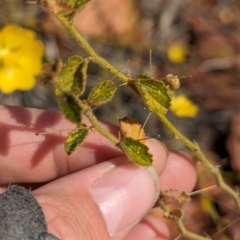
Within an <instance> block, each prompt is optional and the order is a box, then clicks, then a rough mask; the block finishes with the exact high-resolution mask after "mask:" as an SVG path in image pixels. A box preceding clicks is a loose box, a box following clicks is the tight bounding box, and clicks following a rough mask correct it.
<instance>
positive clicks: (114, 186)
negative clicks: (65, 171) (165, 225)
mask: <svg viewBox="0 0 240 240" xmlns="http://www.w3.org/2000/svg"><path fill="white" fill-rule="evenodd" d="M91 194H92V196H93V198H94V200H95V202H96V203H97V204H98V206H99V209H100V210H101V212H102V214H103V217H104V218H105V220H106V225H107V228H108V231H109V233H110V235H114V234H116V233H118V232H120V231H123V230H124V229H125V228H126V227H128V226H129V225H131V224H132V223H134V222H135V221H137V220H138V219H139V218H141V217H142V216H144V215H145V214H146V213H147V212H148V211H149V210H150V209H151V207H152V206H153V205H154V203H155V202H156V200H157V197H158V195H159V180H158V175H157V173H156V171H155V170H154V168H152V167H149V168H146V167H140V166H137V165H136V164H134V163H131V162H126V163H124V164H122V165H118V166H116V167H115V168H114V169H112V170H111V171H110V172H107V173H105V174H104V175H103V176H102V177H101V178H99V179H98V180H97V181H96V182H95V183H94V184H93V186H92V188H91Z"/></svg>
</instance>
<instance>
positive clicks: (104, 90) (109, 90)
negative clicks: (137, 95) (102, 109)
mask: <svg viewBox="0 0 240 240" xmlns="http://www.w3.org/2000/svg"><path fill="white" fill-rule="evenodd" d="M116 90H117V87H116V85H115V83H114V82H113V81H112V80H105V81H103V82H101V83H99V84H97V85H96V86H95V87H94V88H93V89H92V90H91V91H90V93H89V95H88V98H87V100H88V102H89V104H90V105H95V106H99V105H101V104H104V103H106V102H109V101H110V100H111V99H112V98H113V96H114V93H115V91H116Z"/></svg>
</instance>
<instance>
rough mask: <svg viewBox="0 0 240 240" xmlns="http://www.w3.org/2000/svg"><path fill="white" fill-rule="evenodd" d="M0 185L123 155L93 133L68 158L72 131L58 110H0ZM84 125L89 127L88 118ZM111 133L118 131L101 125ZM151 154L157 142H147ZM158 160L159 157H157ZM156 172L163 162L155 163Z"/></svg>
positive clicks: (49, 176)
mask: <svg viewBox="0 0 240 240" xmlns="http://www.w3.org/2000/svg"><path fill="white" fill-rule="evenodd" d="M0 111H1V116H0V129H1V131H0V172H1V173H2V174H1V175H0V183H2V184H8V183H17V182H22V183H26V182H44V181H50V180H53V179H56V178H58V177H61V176H64V175H67V174H70V173H73V172H76V171H78V170H81V169H84V168H86V167H89V166H92V165H94V164H96V163H99V162H102V161H105V160H107V159H111V158H115V157H118V156H122V155H123V153H122V151H121V150H120V149H119V148H117V147H116V146H115V145H114V144H113V143H111V142H110V141H109V140H108V139H106V138H105V137H103V136H102V135H100V134H99V133H98V132H96V131H90V134H89V136H88V137H87V139H86V140H85V142H84V143H83V145H82V146H81V147H78V148H77V149H76V151H75V152H74V153H73V154H72V155H70V156H68V155H67V154H66V152H65V150H64V141H65V139H66V137H67V133H68V132H69V131H70V130H72V129H74V127H75V126H74V124H72V123H70V122H69V121H68V120H66V119H65V117H64V116H63V115H62V114H61V113H60V112H58V111H48V110H47V111H43V110H37V109H27V108H18V107H3V106H2V107H0ZM84 122H85V124H87V125H88V126H91V125H90V123H89V122H88V121H87V119H84ZM101 124H102V126H103V127H104V128H106V129H107V130H108V131H109V132H110V133H112V134H114V135H115V136H118V135H119V128H118V127H116V126H113V125H110V124H106V123H101ZM36 133H38V135H36ZM151 141H153V143H150V144H149V147H150V152H151V153H152V154H154V145H157V146H158V147H159V148H162V149H164V148H165V147H164V146H163V145H160V146H159V142H155V143H154V140H147V141H146V144H147V143H148V142H151ZM158 157H161V156H158ZM155 164H157V165H161V166H160V168H159V166H156V169H162V170H163V166H165V164H166V162H160V161H154V165H155Z"/></svg>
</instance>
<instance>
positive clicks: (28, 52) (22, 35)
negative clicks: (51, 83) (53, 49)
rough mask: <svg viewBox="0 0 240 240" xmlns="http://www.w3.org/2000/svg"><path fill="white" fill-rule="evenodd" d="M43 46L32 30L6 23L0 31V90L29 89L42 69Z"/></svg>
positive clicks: (5, 91)
mask: <svg viewBox="0 0 240 240" xmlns="http://www.w3.org/2000/svg"><path fill="white" fill-rule="evenodd" d="M43 56H44V47H43V45H42V43H41V42H40V41H38V40H37V39H36V34H35V32H34V31H31V30H27V29H23V28H21V27H19V26H17V25H14V24H9V25H6V26H5V27H4V28H3V29H2V30H1V31H0V90H1V91H2V92H4V93H11V92H13V91H15V90H29V89H31V88H32V87H33V86H34V85H35V84H36V79H35V77H36V75H38V74H40V73H41V71H42V58H43Z"/></svg>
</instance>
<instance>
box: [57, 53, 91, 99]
mask: <svg viewBox="0 0 240 240" xmlns="http://www.w3.org/2000/svg"><path fill="white" fill-rule="evenodd" d="M88 62H89V60H87V59H83V58H82V57H81V56H72V57H70V58H69V59H68V61H67V62H66V63H65V64H64V66H63V68H62V71H61V72H60V74H59V76H58V79H57V81H58V83H59V88H60V90H61V91H62V92H65V93H68V92H71V93H73V94H75V95H77V96H80V95H82V94H83V92H84V91H85V86H86V79H87V74H86V71H87V65H88Z"/></svg>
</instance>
